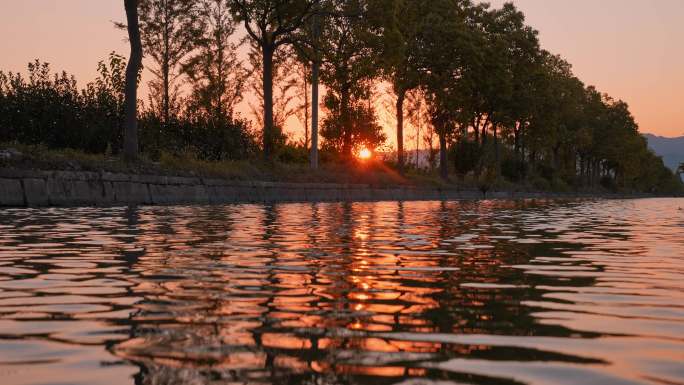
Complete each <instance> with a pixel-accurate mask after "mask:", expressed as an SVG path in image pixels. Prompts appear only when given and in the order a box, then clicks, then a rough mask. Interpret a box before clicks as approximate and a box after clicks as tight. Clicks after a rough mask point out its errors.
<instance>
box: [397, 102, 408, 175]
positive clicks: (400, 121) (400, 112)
mask: <svg viewBox="0 0 684 385" xmlns="http://www.w3.org/2000/svg"><path fill="white" fill-rule="evenodd" d="M405 99H406V91H405V90H404V89H400V90H399V91H397V111H396V112H397V167H398V168H399V172H403V171H404V100H405Z"/></svg>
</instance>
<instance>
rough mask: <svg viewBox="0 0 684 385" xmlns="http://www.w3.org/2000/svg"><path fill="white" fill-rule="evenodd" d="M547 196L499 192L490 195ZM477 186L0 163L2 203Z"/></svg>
mask: <svg viewBox="0 0 684 385" xmlns="http://www.w3.org/2000/svg"><path fill="white" fill-rule="evenodd" d="M542 196H544V197H546V196H548V194H544V195H542V194H529V193H525V194H524V195H520V194H513V193H506V192H494V193H489V194H487V197H488V198H515V197H525V198H529V197H542ZM479 198H482V194H481V193H480V192H478V191H460V190H439V189H428V188H415V187H392V188H378V187H373V186H368V185H346V184H328V183H276V182H243V181H231V180H224V179H211V178H192V177H173V176H153V175H128V174H116V173H109V172H99V173H98V172H70V171H31V170H13V169H0V206H4V207H41V206H117V205H171V204H188V203H194V204H218V203H249V202H305V201H306V202H319V201H320V202H336V201H382V200H441V199H479Z"/></svg>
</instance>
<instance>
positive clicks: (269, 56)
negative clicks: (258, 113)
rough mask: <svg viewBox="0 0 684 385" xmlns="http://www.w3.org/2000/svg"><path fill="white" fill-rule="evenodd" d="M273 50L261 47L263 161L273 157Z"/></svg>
mask: <svg viewBox="0 0 684 385" xmlns="http://www.w3.org/2000/svg"><path fill="white" fill-rule="evenodd" d="M274 51H275V50H274V48H273V47H272V46H271V44H270V43H266V44H263V45H262V53H263V55H262V56H263V71H264V74H263V91H264V132H263V138H262V140H263V146H264V159H265V160H271V159H272V157H273V139H274V135H273V131H274V127H273V54H274Z"/></svg>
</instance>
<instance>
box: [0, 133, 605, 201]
mask: <svg viewBox="0 0 684 385" xmlns="http://www.w3.org/2000/svg"><path fill="white" fill-rule="evenodd" d="M6 149H14V150H16V151H18V152H19V153H21V155H19V156H12V157H11V158H10V159H2V158H0V168H14V169H23V170H27V169H28V170H45V171H55V170H59V171H90V172H114V173H128V174H138V175H166V176H186V177H206V178H222V179H229V180H238V181H272V182H290V183H346V184H367V185H372V186H377V187H385V186H398V185H403V186H417V187H429V188H458V189H462V190H483V189H486V190H488V191H518V192H534V191H554V192H560V191H562V192H569V190H571V189H570V188H569V186H567V185H563V186H558V185H557V183H551V182H549V181H547V180H545V179H542V178H540V177H538V176H531V177H530V178H528V181H527V182H524V183H514V182H510V181H507V180H505V179H504V178H502V177H499V178H493V179H492V178H488V179H486V180H483V179H482V178H477V177H475V176H472V175H469V176H465V177H457V176H455V175H454V176H451V178H450V180H449V181H445V180H443V179H441V178H440V177H439V176H438V174H437V171H436V170H434V171H432V172H430V171H424V170H416V169H413V168H408V169H407V170H406V171H405V172H404V173H403V174H400V173H398V172H397V171H396V169H395V167H394V166H393V165H391V164H389V163H385V162H382V161H379V160H378V161H366V162H354V163H352V164H350V163H337V162H327V163H323V164H321V166H320V167H319V168H318V169H316V170H312V169H311V168H310V167H309V165H308V164H307V163H283V162H265V161H263V160H262V159H250V160H238V161H216V162H210V161H204V160H199V159H196V158H194V157H192V156H173V155H171V154H166V153H165V154H162V155H161V156H160V157H159V159H158V160H151V159H149V158H147V157H145V156H144V155H143V156H142V157H141V158H140V160H139V161H137V162H134V163H127V162H124V161H123V160H122V159H121V158H119V157H117V156H112V155H105V154H88V153H84V152H82V151H77V150H71V149H61V150H52V149H47V148H46V147H44V146H29V145H21V144H15V143H11V144H0V151H2V150H6ZM541 182H544V183H541ZM583 192H588V193H599V194H600V193H606V192H607V191H605V190H602V189H599V190H595V189H591V191H583Z"/></svg>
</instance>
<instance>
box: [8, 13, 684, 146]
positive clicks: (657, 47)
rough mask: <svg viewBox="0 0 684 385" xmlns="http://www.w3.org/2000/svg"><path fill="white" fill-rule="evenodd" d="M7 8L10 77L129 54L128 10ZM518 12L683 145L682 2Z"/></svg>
mask: <svg viewBox="0 0 684 385" xmlns="http://www.w3.org/2000/svg"><path fill="white" fill-rule="evenodd" d="M0 1H2V4H1V5H0V36H3V38H2V39H0V69H2V70H5V71H8V70H11V71H23V70H24V69H25V68H26V63H27V62H29V61H30V60H32V59H34V58H40V59H41V60H44V61H48V62H50V63H52V65H53V69H59V70H62V69H64V70H67V71H68V72H70V73H73V74H75V75H76V76H77V79H78V80H79V81H80V83H81V84H83V83H85V82H87V81H89V80H92V79H93V78H94V77H95V69H96V63H97V61H98V60H100V59H103V58H105V57H106V56H107V54H108V53H109V52H111V51H117V52H119V53H123V54H127V53H128V49H127V44H126V42H125V41H124V40H123V34H122V32H121V31H118V30H116V29H114V27H113V26H112V23H111V21H114V20H115V21H120V20H123V19H124V12H123V1H122V0H21V1H10V0H0ZM491 3H492V4H493V5H494V6H500V5H501V4H502V3H503V1H502V0H491ZM514 3H515V4H516V5H517V6H518V7H519V8H520V9H521V10H523V11H524V12H525V14H526V15H527V20H528V23H529V24H530V25H532V26H533V27H535V28H537V29H538V30H539V31H540V38H541V42H542V45H543V46H544V48H546V49H547V50H549V51H551V52H554V53H559V54H561V55H563V56H564V57H565V58H566V59H568V61H570V62H571V63H572V64H573V66H574V71H575V73H576V74H577V75H578V76H579V77H580V78H581V79H582V80H583V81H584V82H585V83H587V84H593V85H596V86H597V87H598V88H599V89H600V90H602V91H604V92H608V93H609V94H611V95H612V96H613V97H615V98H621V99H623V100H625V101H627V102H628V103H629V104H630V106H631V109H632V112H633V113H634V115H635V117H636V119H637V121H638V122H639V124H640V126H641V130H642V131H643V132H651V133H655V134H659V135H664V136H678V135H684V123H683V122H684V105H683V103H684V72H683V70H684V43H683V42H682V39H684V0H657V1H656V0H650V1H644V0H600V1H597V0H515V1H514ZM247 110H248V109H247V108H245V111H247ZM388 136H389V137H390V138H392V137H393V136H394V133H393V132H388Z"/></svg>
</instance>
